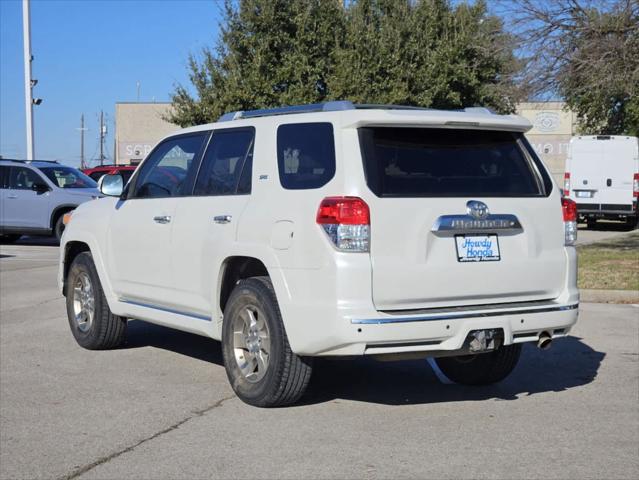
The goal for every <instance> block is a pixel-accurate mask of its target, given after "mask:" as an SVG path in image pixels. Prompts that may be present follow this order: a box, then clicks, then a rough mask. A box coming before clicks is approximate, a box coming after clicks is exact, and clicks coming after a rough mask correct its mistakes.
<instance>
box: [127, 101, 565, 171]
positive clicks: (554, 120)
mask: <svg viewBox="0 0 639 480" xmlns="http://www.w3.org/2000/svg"><path fill="white" fill-rule="evenodd" d="M564 105H565V104H564V103H562V102H529V103H520V104H519V105H518V106H517V113H518V114H519V115H521V116H523V117H525V118H527V119H528V120H529V121H530V123H532V125H533V128H532V129H531V130H530V131H529V132H528V133H527V134H526V136H527V138H528V141H529V142H530V143H531V144H532V146H533V147H534V149H535V151H536V152H537V153H538V154H539V156H540V157H541V158H542V159H543V160H544V163H545V164H546V165H547V166H548V168H549V169H550V171H551V172H552V174H553V176H554V177H555V180H556V181H558V182H560V183H561V181H562V177H563V172H564V164H565V161H566V156H567V155H568V144H569V143H570V138H571V137H572V136H573V135H574V134H575V133H576V122H577V116H576V115H575V114H574V113H573V112H571V111H569V110H565V109H564ZM170 108H171V104H169V103H124V102H122V103H117V104H116V105H115V125H116V128H115V144H116V160H115V161H116V163H118V164H125V165H129V164H133V165H135V164H138V163H140V162H141V161H142V159H143V158H144V157H145V156H146V155H147V154H148V153H149V152H150V151H151V149H152V148H153V146H154V145H155V144H156V143H157V142H158V141H160V140H161V139H162V138H163V137H165V136H166V135H168V134H170V133H171V132H174V131H175V130H178V129H179V127H178V126H177V125H174V124H172V123H169V122H167V121H166V120H164V117H165V116H166V115H167V114H168V113H169V111H170Z"/></svg>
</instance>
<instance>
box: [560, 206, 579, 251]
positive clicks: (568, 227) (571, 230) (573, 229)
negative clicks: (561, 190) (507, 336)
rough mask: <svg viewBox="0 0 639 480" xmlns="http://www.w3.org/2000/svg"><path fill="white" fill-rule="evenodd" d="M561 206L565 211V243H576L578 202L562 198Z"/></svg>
mask: <svg viewBox="0 0 639 480" xmlns="http://www.w3.org/2000/svg"><path fill="white" fill-rule="evenodd" d="M561 208H562V210H563V213H564V234H565V244H566V245H574V244H575V242H576V241H577V216H578V214H577V204H576V203H575V202H573V201H572V200H570V199H569V198H562V199H561Z"/></svg>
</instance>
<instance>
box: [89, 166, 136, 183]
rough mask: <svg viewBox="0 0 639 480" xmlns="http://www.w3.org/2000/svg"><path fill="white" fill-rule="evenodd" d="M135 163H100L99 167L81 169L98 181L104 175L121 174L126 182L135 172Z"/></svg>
mask: <svg viewBox="0 0 639 480" xmlns="http://www.w3.org/2000/svg"><path fill="white" fill-rule="evenodd" d="M135 168H136V166H135V165H100V166H98V167H92V168H83V169H82V170H81V171H82V173H84V174H85V175H88V176H89V177H91V178H92V179H93V180H95V181H96V182H97V181H98V180H100V178H102V176H103V175H107V174H109V175H114V174H118V173H119V174H120V175H121V176H122V179H123V180H124V183H125V184H126V182H128V181H129V179H130V178H131V175H133V172H135Z"/></svg>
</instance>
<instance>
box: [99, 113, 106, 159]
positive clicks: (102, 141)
mask: <svg viewBox="0 0 639 480" xmlns="http://www.w3.org/2000/svg"><path fill="white" fill-rule="evenodd" d="M105 136H106V126H105V125H104V111H102V110H100V166H102V165H104V137H105Z"/></svg>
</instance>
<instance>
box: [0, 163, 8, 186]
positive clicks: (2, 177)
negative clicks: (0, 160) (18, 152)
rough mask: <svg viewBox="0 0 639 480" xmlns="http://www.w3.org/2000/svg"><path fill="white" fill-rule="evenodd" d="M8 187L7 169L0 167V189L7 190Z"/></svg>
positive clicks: (3, 166)
mask: <svg viewBox="0 0 639 480" xmlns="http://www.w3.org/2000/svg"><path fill="white" fill-rule="evenodd" d="M8 186H9V167H7V166H5V165H0V188H8Z"/></svg>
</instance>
